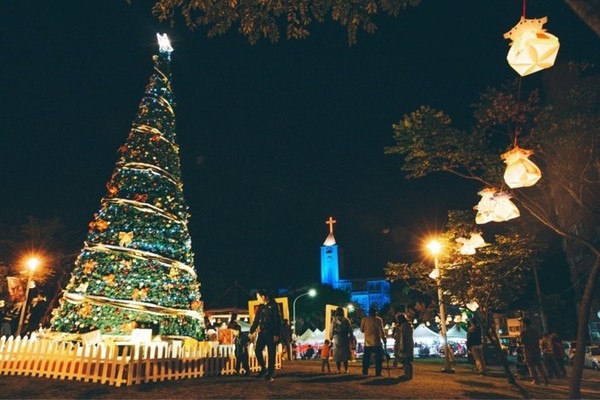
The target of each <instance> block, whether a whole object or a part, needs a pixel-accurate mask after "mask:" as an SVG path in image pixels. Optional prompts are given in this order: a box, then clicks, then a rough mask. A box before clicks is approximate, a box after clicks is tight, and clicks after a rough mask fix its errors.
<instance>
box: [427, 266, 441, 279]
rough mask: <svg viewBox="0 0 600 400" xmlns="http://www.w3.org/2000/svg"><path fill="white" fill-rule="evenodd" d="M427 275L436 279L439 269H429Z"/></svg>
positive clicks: (438, 275)
mask: <svg viewBox="0 0 600 400" xmlns="http://www.w3.org/2000/svg"><path fill="white" fill-rule="evenodd" d="M429 277H430V278H431V279H437V278H439V277H440V270H439V269H437V268H436V269H434V270H433V271H431V272H430V273H429Z"/></svg>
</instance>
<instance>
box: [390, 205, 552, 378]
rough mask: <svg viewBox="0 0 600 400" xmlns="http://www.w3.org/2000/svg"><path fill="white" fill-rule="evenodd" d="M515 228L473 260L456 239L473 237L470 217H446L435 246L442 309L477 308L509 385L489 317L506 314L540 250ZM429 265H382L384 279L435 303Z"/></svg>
mask: <svg viewBox="0 0 600 400" xmlns="http://www.w3.org/2000/svg"><path fill="white" fill-rule="evenodd" d="M515 228H516V227H515V226H507V227H506V230H507V234H504V233H503V234H496V235H495V237H494V241H493V242H492V243H491V244H489V245H487V246H485V247H482V248H479V249H478V250H477V253H476V254H474V255H463V254H460V253H459V252H458V251H457V250H456V248H457V245H456V239H459V238H468V237H469V236H470V234H471V233H472V232H474V231H477V227H476V226H475V222H474V220H473V216H472V213H470V212H468V211H450V212H449V213H448V222H447V224H446V230H445V232H444V233H443V234H442V235H441V237H440V241H441V242H442V246H443V248H444V251H443V252H441V254H440V255H439V256H438V261H439V269H440V271H441V272H440V276H439V278H438V280H439V283H440V287H441V288H443V291H444V292H443V293H444V298H443V299H442V301H443V302H444V304H446V303H447V304H448V305H452V306H459V307H460V308H463V309H467V306H468V305H469V304H470V303H472V302H476V303H477V304H478V306H479V307H478V310H477V314H476V315H477V319H478V320H480V322H481V326H482V327H483V328H484V332H485V335H486V336H487V338H488V339H489V341H490V343H492V344H494V346H495V348H496V350H497V352H498V356H499V357H500V359H501V360H502V362H503V365H504V369H505V371H506V375H507V377H508V380H509V382H510V383H515V380H514V377H513V376H512V374H511V372H510V370H509V368H508V364H507V362H506V358H505V356H504V353H503V352H502V351H501V347H500V342H499V339H498V336H497V334H496V330H495V328H494V321H493V313H497V312H502V311H505V310H507V309H508V308H509V307H510V306H511V304H512V303H513V302H514V301H516V300H517V299H518V298H519V297H520V295H522V294H523V292H524V291H525V288H526V284H527V280H528V279H529V272H530V270H531V268H534V267H535V266H536V265H537V263H538V262H539V260H538V258H537V254H538V253H540V252H541V251H542V250H543V249H544V245H543V244H542V243H538V242H537V241H536V239H535V236H534V235H532V234H530V233H522V230H520V229H515ZM431 269H432V267H431V265H430V264H426V263H423V262H417V263H414V264H405V263H392V262H390V263H388V266H387V268H386V275H387V277H388V278H389V279H390V280H393V281H396V280H403V281H405V282H407V283H408V284H409V285H410V286H411V287H412V288H413V289H416V290H418V291H419V292H421V293H424V294H426V295H429V296H430V297H431V298H436V297H437V281H436V280H434V279H431V278H430V277H429V274H430V272H431Z"/></svg>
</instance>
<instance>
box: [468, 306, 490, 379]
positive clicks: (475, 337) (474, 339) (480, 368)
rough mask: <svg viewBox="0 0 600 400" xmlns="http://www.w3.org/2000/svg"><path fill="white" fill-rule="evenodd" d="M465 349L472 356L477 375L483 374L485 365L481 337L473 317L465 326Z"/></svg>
mask: <svg viewBox="0 0 600 400" xmlns="http://www.w3.org/2000/svg"><path fill="white" fill-rule="evenodd" d="M467 351H468V352H470V353H471V355H472V356H473V361H475V371H477V373H478V374H479V375H485V370H486V365H485V357H484V355H483V338H482V335H481V327H480V326H479V324H478V323H477V320H476V319H475V318H472V319H471V320H470V325H469V327H468V328H467Z"/></svg>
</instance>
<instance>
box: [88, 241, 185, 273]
mask: <svg viewBox="0 0 600 400" xmlns="http://www.w3.org/2000/svg"><path fill="white" fill-rule="evenodd" d="M84 245H85V247H84V248H85V249H86V250H89V251H97V252H107V253H108V252H111V251H115V252H121V253H127V254H129V255H130V256H131V258H138V259H142V260H144V259H152V260H154V261H156V262H158V263H159V264H162V265H164V266H165V267H168V268H171V267H175V268H178V269H179V270H182V271H186V272H188V273H190V274H191V275H192V276H194V278H195V277H196V271H195V270H194V269H193V268H192V267H190V266H189V265H186V264H184V263H182V262H181V261H177V260H172V259H170V258H167V257H163V256H161V255H159V254H156V253H152V252H149V251H144V250H137V249H131V248H129V247H122V246H115V245H112V244H104V243H100V244H91V243H90V242H87V241H86V242H85V243H84Z"/></svg>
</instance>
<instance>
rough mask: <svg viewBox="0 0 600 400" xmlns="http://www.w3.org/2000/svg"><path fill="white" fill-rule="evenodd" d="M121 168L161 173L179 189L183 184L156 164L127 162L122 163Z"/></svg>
mask: <svg viewBox="0 0 600 400" xmlns="http://www.w3.org/2000/svg"><path fill="white" fill-rule="evenodd" d="M121 168H122V169H137V170H147V171H148V172H150V173H153V174H156V175H162V176H163V177H165V178H167V179H168V180H169V181H171V183H173V184H174V185H176V186H177V187H178V188H179V189H182V188H183V184H182V183H181V182H180V181H179V180H178V179H177V178H175V177H174V176H173V175H171V174H170V173H169V172H167V171H165V170H164V169H162V168H160V167H157V166H156V165H152V164H147V163H141V162H128V163H127V164H124V165H122V166H121Z"/></svg>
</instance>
